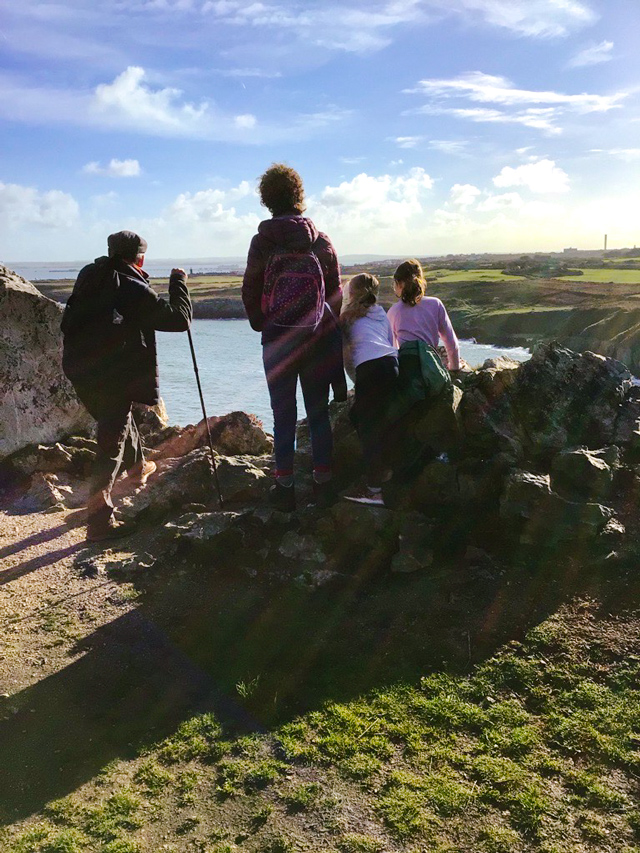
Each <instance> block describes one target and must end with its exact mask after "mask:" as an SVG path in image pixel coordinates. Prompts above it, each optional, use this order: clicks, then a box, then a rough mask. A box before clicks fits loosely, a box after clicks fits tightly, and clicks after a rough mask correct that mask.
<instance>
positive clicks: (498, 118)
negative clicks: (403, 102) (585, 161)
mask: <svg viewBox="0 0 640 853" xmlns="http://www.w3.org/2000/svg"><path fill="white" fill-rule="evenodd" d="M407 114H413V115H450V116H454V118H460V119H465V120H466V121H472V122H476V123H479V124H482V123H488V124H521V125H523V126H524V127H531V128H533V129H534V130H542V131H545V132H546V133H549V134H557V133H561V132H562V131H561V129H560V128H559V127H556V126H555V125H554V120H555V118H556V117H557V116H558V115H559V113H558V111H556V110H554V109H553V107H550V108H547V109H528V110H520V111H517V112H514V113H505V112H501V111H500V110H494V109H488V108H486V107H469V108H464V107H457V108H456V107H437V106H432V105H430V104H426V105H425V106H424V107H418V109H415V110H408V111H407Z"/></svg>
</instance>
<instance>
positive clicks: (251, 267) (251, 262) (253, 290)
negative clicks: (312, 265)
mask: <svg viewBox="0 0 640 853" xmlns="http://www.w3.org/2000/svg"><path fill="white" fill-rule="evenodd" d="M276 249H290V250H291V251H294V252H295V251H297V252H307V251H313V252H314V254H315V255H316V257H317V258H318V260H319V261H320V266H321V267H322V273H323V276H324V287H325V299H326V301H327V302H328V304H329V305H330V306H331V310H332V311H333V313H334V315H335V316H336V317H337V316H338V315H339V314H340V309H341V307H342V287H341V284H340V266H339V264H338V258H337V256H336V251H335V249H334V248H333V246H332V244H331V240H329V238H328V237H327V235H326V234H322V233H320V232H319V231H318V229H317V228H316V226H315V225H314V224H313V222H312V221H311V220H310V219H307V217H305V216H300V215H299V214H295V213H289V214H285V215H284V216H274V217H273V218H272V219H265V220H264V222H261V223H260V225H259V226H258V233H257V234H256V235H255V237H254V238H253V239H252V241H251V245H250V246H249V255H248V257H247V268H246V270H245V274H244V279H243V282H242V301H243V303H244V307H245V311H246V312H247V317H248V318H249V322H250V323H251V328H252V329H254V330H255V331H256V332H262V343H268V342H270V341H272V340H275V339H276V338H277V337H279V336H280V335H282V334H286V331H285V332H283V330H282V328H279V327H270V326H269V323H268V320H265V316H264V314H263V313H262V306H261V302H262V291H263V289H264V275H265V271H266V268H267V263H268V262H269V258H270V257H271V255H272V254H273V253H274V251H275V250H276Z"/></svg>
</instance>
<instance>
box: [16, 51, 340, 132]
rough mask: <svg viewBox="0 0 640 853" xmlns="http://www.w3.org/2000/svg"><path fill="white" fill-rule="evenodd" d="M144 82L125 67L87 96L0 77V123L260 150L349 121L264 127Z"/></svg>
mask: <svg viewBox="0 0 640 853" xmlns="http://www.w3.org/2000/svg"><path fill="white" fill-rule="evenodd" d="M145 77H146V74H145V71H144V69H143V68H139V67H137V66H130V67H129V68H127V69H126V70H125V71H123V72H122V73H121V74H119V75H118V76H117V77H116V78H115V79H114V80H113V81H112V82H111V83H102V84H100V85H98V86H97V87H96V89H95V90H94V91H93V92H91V91H86V90H74V89H53V88H47V87H35V86H30V85H25V84H23V83H21V82H20V81H19V80H16V78H15V77H13V76H10V75H2V74H0V117H4V118H6V119H8V120H10V121H25V122H29V123H37V124H54V123H55V124H58V123H65V124H67V125H69V124H70V125H81V126H89V127H99V128H103V129H104V128H107V129H116V130H127V131H130V132H132V133H139V134H144V135H148V136H165V137H177V138H184V139H203V140H211V141H224V142H241V143H249V144H265V143H279V142H282V141H285V140H286V141H287V142H291V141H301V140H305V139H308V138H309V137H311V136H313V135H314V134H316V133H317V132H319V131H322V130H324V129H325V128H327V127H330V126H332V125H336V124H339V123H341V122H344V121H346V120H347V119H348V118H349V117H350V115H351V111H349V110H345V109H342V108H340V107H338V106H335V105H329V106H325V107H324V108H323V109H320V110H317V111H316V112H309V113H302V114H298V115H293V116H288V117H284V118H280V119H279V120H278V121H277V122H272V123H271V124H269V123H266V122H259V121H258V119H257V118H256V117H255V116H253V115H251V114H249V113H246V114H232V115H230V114H228V113H224V112H222V111H221V110H220V109H218V108H217V107H216V106H215V104H214V103H213V102H211V101H201V102H200V103H199V104H195V103H192V102H190V101H187V100H185V99H184V98H183V93H182V91H181V90H180V89H176V88H172V87H165V88H160V89H158V88H153V87H152V86H150V85H149V84H148V83H147V82H146V79H145Z"/></svg>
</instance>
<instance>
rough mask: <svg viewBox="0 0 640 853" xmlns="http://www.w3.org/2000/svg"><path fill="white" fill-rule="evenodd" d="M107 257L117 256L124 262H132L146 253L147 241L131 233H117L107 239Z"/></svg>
mask: <svg viewBox="0 0 640 853" xmlns="http://www.w3.org/2000/svg"><path fill="white" fill-rule="evenodd" d="M107 246H108V247H109V257H110V258H112V257H114V256H117V257H119V258H123V259H124V260H125V261H133V260H135V259H136V258H137V257H138V255H144V253H145V252H146V251H147V241H146V240H143V239H142V237H140V236H138V234H135V233H134V232H133V231H117V232H116V233H115V234H109V236H108V238H107Z"/></svg>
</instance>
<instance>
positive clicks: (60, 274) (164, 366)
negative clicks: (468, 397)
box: [5, 256, 530, 431]
mask: <svg viewBox="0 0 640 853" xmlns="http://www.w3.org/2000/svg"><path fill="white" fill-rule="evenodd" d="M363 257H364V256H363ZM89 261H90V259H85V260H80V261H61V262H50V261H41V262H29V263H13V264H12V263H10V262H7V263H6V264H5V265H6V266H8V267H9V268H10V269H13V270H15V272H17V273H18V274H19V275H21V276H23V277H24V278H26V279H28V280H29V281H57V280H62V279H74V278H75V277H76V276H77V274H78V272H79V271H80V270H81V269H82V267H83V266H85V264H87V263H89ZM244 264H245V260H244V258H164V259H159V260H156V261H154V260H149V261H146V262H145V270H146V271H147V272H148V273H149V275H150V276H152V277H164V276H168V275H169V272H170V271H171V269H172V268H173V267H181V268H182V269H185V270H186V271H187V272H189V273H191V274H193V275H196V274H198V273H200V274H202V273H211V272H219V273H234V272H239V273H242V271H243V270H244ZM192 336H193V342H194V348H195V351H196V359H197V364H198V369H199V373H200V381H201V383H202V390H203V396H204V400H205V408H206V411H207V415H208V416H209V417H211V416H212V415H223V414H226V413H228V412H233V411H238V410H239V411H244V412H250V413H252V414H254V415H256V416H257V417H258V418H259V419H260V420H261V421H262V423H263V424H264V426H265V429H267V430H268V431H271V430H272V429H273V417H272V414H271V407H270V405H269V394H268V391H267V385H266V382H265V378H264V372H263V368H262V347H261V345H260V335H259V334H257V333H256V332H254V331H253V330H252V329H251V327H250V326H249V323H248V321H247V320H194V322H193V325H192ZM460 349H461V353H462V357H463V358H464V359H465V361H467V362H468V363H469V364H470V365H471V366H472V367H476V366H478V365H480V364H483V362H484V361H486V359H488V358H497V357H498V356H501V355H502V356H507V357H509V358H513V359H515V360H516V361H526V360H527V359H528V358H530V352H529V350H527V349H524V348H522V347H498V346H491V345H489V344H478V343H476V342H475V341H466V340H462V341H460ZM158 358H159V363H160V392H161V395H162V398H163V400H164V402H165V405H166V407H167V412H168V415H169V422H170V423H172V424H180V425H181V426H186V425H187V424H192V423H197V422H198V421H199V420H200V419H201V418H202V408H201V404H200V398H199V395H198V387H197V384H196V379H195V373H194V368H193V362H192V358H191V352H190V349H189V342H188V339H187V335H185V334H176V333H173V334H169V333H163V332H159V333H158ZM298 417H299V418H301V417H304V404H303V401H302V395H301V393H300V389H299V388H298Z"/></svg>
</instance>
